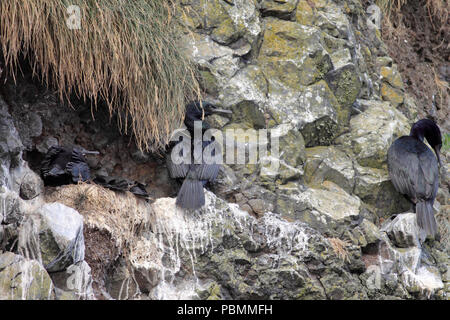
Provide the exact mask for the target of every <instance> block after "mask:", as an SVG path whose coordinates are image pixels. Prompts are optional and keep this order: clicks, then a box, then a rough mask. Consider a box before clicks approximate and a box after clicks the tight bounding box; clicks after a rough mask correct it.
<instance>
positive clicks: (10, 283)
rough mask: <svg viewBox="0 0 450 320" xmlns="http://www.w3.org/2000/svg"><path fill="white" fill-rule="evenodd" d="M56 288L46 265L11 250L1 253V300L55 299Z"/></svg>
mask: <svg viewBox="0 0 450 320" xmlns="http://www.w3.org/2000/svg"><path fill="white" fill-rule="evenodd" d="M54 298H55V294H54V288H53V284H52V281H51V279H50V276H49V275H48V273H47V271H45V269H44V267H43V266H42V265H41V264H40V263H39V262H37V261H35V260H28V259H25V258H24V257H22V256H19V255H16V254H14V253H11V252H4V253H2V254H0V300H53V299H54Z"/></svg>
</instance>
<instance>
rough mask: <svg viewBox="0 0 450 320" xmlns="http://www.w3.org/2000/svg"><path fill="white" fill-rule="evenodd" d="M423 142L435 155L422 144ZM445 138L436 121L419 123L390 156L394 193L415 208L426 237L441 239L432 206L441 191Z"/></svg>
mask: <svg viewBox="0 0 450 320" xmlns="http://www.w3.org/2000/svg"><path fill="white" fill-rule="evenodd" d="M424 138H425V139H426V140H427V141H428V144H429V145H430V146H431V147H432V148H433V149H434V152H435V154H433V152H432V151H431V149H430V148H428V147H427V145H425V143H424V142H423V140H424ZM441 146H442V136H441V131H440V130H439V127H438V126H437V125H436V123H434V121H432V120H429V119H422V120H420V121H418V122H416V123H415V124H414V125H413V126H412V128H411V132H410V134H409V136H403V137H400V138H398V139H397V140H395V141H394V143H393V144H392V145H391V146H390V147H389V150H388V153H387V163H388V171H389V175H390V177H391V179H392V183H393V185H394V187H395V189H396V190H397V191H398V192H400V193H402V194H404V195H406V196H407V198H409V200H411V202H412V203H413V204H414V205H415V211H416V215H417V224H418V226H419V227H420V228H421V229H422V230H425V232H426V234H427V236H431V237H433V238H437V237H438V232H437V225H436V220H435V218H434V213H433V203H434V199H435V198H436V194H437V191H438V187H439V166H440V165H441V157H440V150H441Z"/></svg>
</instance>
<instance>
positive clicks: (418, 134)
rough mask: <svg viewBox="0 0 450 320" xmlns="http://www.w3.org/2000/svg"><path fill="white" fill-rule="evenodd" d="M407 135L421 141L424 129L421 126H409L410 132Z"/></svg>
mask: <svg viewBox="0 0 450 320" xmlns="http://www.w3.org/2000/svg"><path fill="white" fill-rule="evenodd" d="M409 135H410V136H411V137H414V138H416V139H417V140H420V141H422V142H423V139H424V137H425V129H424V128H423V127H413V128H411V132H410V134H409Z"/></svg>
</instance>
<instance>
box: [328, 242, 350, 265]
mask: <svg viewBox="0 0 450 320" xmlns="http://www.w3.org/2000/svg"><path fill="white" fill-rule="evenodd" d="M328 241H329V242H330V244H331V247H332V248H333V251H334V253H336V254H337V255H338V257H339V258H341V259H342V260H343V261H349V258H348V251H347V247H348V246H349V245H350V243H349V242H348V241H344V240H341V239H339V238H328Z"/></svg>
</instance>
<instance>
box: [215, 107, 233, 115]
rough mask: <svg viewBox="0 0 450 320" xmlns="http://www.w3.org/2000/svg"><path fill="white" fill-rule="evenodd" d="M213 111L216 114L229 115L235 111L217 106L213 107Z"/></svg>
mask: <svg viewBox="0 0 450 320" xmlns="http://www.w3.org/2000/svg"><path fill="white" fill-rule="evenodd" d="M211 112H212V113H216V114H223V115H229V114H232V113H233V112H232V111H231V110H226V109H221V108H216V107H213V108H211Z"/></svg>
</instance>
